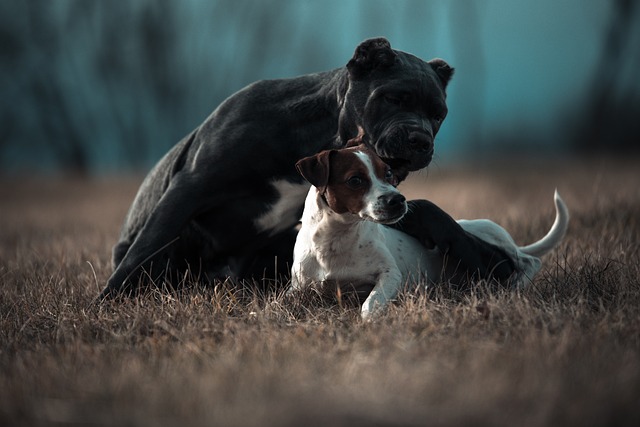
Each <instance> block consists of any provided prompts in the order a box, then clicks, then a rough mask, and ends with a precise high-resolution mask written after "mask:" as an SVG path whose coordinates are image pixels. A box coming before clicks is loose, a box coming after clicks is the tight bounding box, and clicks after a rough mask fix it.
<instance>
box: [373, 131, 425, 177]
mask: <svg viewBox="0 0 640 427" xmlns="http://www.w3.org/2000/svg"><path fill="white" fill-rule="evenodd" d="M433 140H434V138H433V133H432V132H431V130H430V129H428V130H427V129H424V128H420V127H416V126H415V125H402V124H394V125H391V126H389V127H387V128H386V129H385V130H384V131H383V132H382V133H381V134H380V137H379V138H378V139H377V140H376V141H375V142H374V143H373V145H374V147H373V148H374V149H375V151H376V153H378V155H379V156H380V157H381V158H382V159H383V160H384V161H385V163H387V164H388V165H389V166H390V167H391V169H392V170H393V171H394V173H395V174H396V176H398V178H400V179H401V180H402V179H404V178H406V176H407V174H408V173H409V172H411V171H416V170H419V169H422V168H424V167H426V166H428V165H429V163H431V160H432V158H433V152H434V143H433Z"/></svg>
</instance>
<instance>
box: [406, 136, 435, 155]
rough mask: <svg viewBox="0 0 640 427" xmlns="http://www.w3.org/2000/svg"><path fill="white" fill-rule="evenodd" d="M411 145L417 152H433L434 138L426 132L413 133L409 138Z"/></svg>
mask: <svg viewBox="0 0 640 427" xmlns="http://www.w3.org/2000/svg"><path fill="white" fill-rule="evenodd" d="M407 139H408V141H409V145H411V147H412V148H413V149H415V150H420V151H431V150H433V138H431V137H430V136H429V135H427V134H426V133H424V132H417V131H414V132H411V133H410V134H409V136H408V138H407Z"/></svg>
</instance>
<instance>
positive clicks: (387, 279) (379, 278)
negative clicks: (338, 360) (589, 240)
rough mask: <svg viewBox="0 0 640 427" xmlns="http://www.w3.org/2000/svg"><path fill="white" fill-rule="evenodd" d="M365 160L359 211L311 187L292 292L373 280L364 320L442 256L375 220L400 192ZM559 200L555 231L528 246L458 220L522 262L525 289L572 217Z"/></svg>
mask: <svg viewBox="0 0 640 427" xmlns="http://www.w3.org/2000/svg"><path fill="white" fill-rule="evenodd" d="M361 159H362V160H363V161H364V162H365V164H368V165H369V169H370V172H371V173H370V178H371V179H372V183H374V184H373V185H372V187H371V191H370V192H369V193H368V194H367V195H366V196H365V199H364V200H365V203H364V205H365V207H364V208H363V209H362V211H361V212H359V213H358V214H357V215H356V214H350V213H346V214H337V213H336V212H334V211H333V210H331V209H330V207H329V206H328V205H327V203H326V202H325V200H324V199H323V197H322V196H321V195H320V194H319V192H318V191H317V189H316V188H315V187H311V189H310V190H309V192H308V194H307V198H306V200H305V208H304V213H303V215H302V226H301V229H300V232H299V233H298V237H297V240H296V244H295V247H294V255H293V257H294V260H293V267H292V269H291V289H290V290H301V289H304V288H306V287H308V286H315V285H320V286H322V285H324V284H326V283H327V282H330V283H334V284H337V285H338V286H352V287H354V288H355V289H357V288H358V287H359V286H361V285H371V284H373V285H374V287H373V290H372V291H371V293H370V294H369V296H368V297H367V299H366V300H365V302H364V303H363V305H362V309H361V315H362V318H363V319H371V318H372V317H373V316H374V315H375V313H377V312H379V311H380V310H381V309H383V308H384V307H385V306H386V305H387V304H388V303H389V301H390V300H392V299H394V298H395V297H396V295H397V294H398V292H399V291H400V290H402V289H403V288H404V287H405V286H411V287H415V286H417V285H418V284H419V283H420V282H423V283H425V282H427V281H429V280H431V281H436V280H438V279H439V278H440V275H441V271H440V270H441V266H442V256H441V254H440V251H439V250H438V249H437V248H434V249H431V250H429V249H426V248H425V247H424V246H423V245H421V244H420V243H419V242H418V241H417V240H416V239H414V238H413V237H411V236H409V235H407V234H405V233H402V232H400V231H397V230H395V229H392V228H389V227H385V226H384V225H382V224H379V223H377V222H374V221H376V220H377V219H378V218H377V216H376V203H378V200H379V199H378V196H379V195H381V194H385V193H389V192H397V190H396V189H395V188H393V186H391V185H390V184H388V183H386V182H382V181H380V180H378V179H377V178H376V177H375V175H374V174H373V169H372V167H371V163H370V162H369V163H366V161H367V156H366V155H364V154H363V155H362V156H361ZM555 203H556V221H555V223H554V225H553V227H552V228H551V230H550V231H549V233H547V235H546V236H545V237H543V238H542V239H541V240H539V241H538V242H536V243H534V244H532V245H529V246H525V247H518V246H517V245H516V244H515V242H514V241H513V239H512V238H511V236H510V235H509V233H507V232H506V231H505V230H504V229H503V228H502V227H500V226H499V225H497V224H496V223H494V222H492V221H489V220H485V219H479V220H471V221H469V220H460V221H458V222H459V224H460V225H461V226H462V227H463V228H464V229H465V230H466V231H468V232H469V233H472V234H474V235H476V236H477V237H479V238H481V239H483V240H485V241H487V242H489V243H492V244H494V245H497V246H499V247H501V248H502V249H504V250H505V252H506V253H507V254H508V255H509V256H510V257H511V258H512V259H513V260H514V262H515V264H516V265H517V269H518V270H517V273H516V276H517V277H515V278H514V281H515V285H516V286H519V287H522V286H525V285H526V284H527V283H529V282H530V281H531V279H532V278H533V276H534V274H535V273H536V272H537V271H538V270H539V269H540V266H541V261H540V259H539V258H538V257H539V256H542V255H543V254H544V253H546V252H548V251H549V250H551V249H552V248H553V247H555V246H556V245H557V244H558V243H559V242H560V241H561V240H562V237H563V236H564V234H565V232H566V229H567V225H568V220H569V215H568V211H567V208H566V206H565V205H564V203H563V202H562V199H561V198H560V196H559V195H558V194H557V192H556V195H555ZM444 279H445V280H446V278H444Z"/></svg>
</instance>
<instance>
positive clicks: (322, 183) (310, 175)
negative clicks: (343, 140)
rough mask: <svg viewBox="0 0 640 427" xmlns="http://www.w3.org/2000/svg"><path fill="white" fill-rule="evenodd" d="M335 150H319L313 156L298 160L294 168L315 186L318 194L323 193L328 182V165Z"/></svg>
mask: <svg viewBox="0 0 640 427" xmlns="http://www.w3.org/2000/svg"><path fill="white" fill-rule="evenodd" d="M335 152H336V150H325V151H321V152H319V153H318V154H316V155H314V156H309V157H305V158H304V159H300V160H298V162H297V163H296V169H297V170H298V173H300V175H302V177H303V178H304V179H306V180H307V181H309V183H311V185H313V186H314V187H316V188H317V189H318V191H319V192H320V194H324V192H325V191H326V190H327V184H328V183H329V166H330V162H331V156H332V155H333V153H335Z"/></svg>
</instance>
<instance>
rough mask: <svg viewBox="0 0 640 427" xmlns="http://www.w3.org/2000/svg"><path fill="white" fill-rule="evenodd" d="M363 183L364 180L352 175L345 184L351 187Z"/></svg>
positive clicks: (356, 186)
mask: <svg viewBox="0 0 640 427" xmlns="http://www.w3.org/2000/svg"><path fill="white" fill-rule="evenodd" d="M363 183H364V180H363V179H362V178H360V177H359V176H352V177H351V178H349V179H348V180H347V185H348V186H349V187H351V188H358V187H360V186H361V185H362V184H363Z"/></svg>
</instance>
